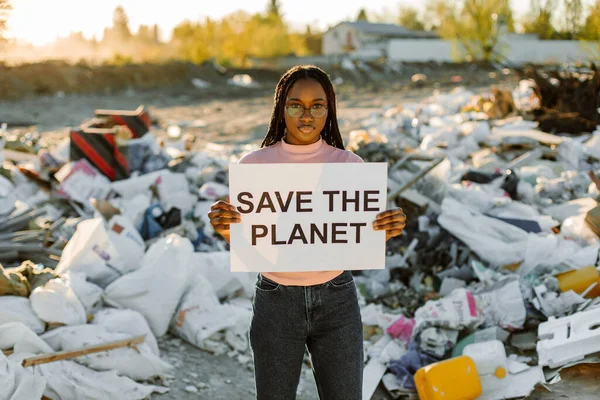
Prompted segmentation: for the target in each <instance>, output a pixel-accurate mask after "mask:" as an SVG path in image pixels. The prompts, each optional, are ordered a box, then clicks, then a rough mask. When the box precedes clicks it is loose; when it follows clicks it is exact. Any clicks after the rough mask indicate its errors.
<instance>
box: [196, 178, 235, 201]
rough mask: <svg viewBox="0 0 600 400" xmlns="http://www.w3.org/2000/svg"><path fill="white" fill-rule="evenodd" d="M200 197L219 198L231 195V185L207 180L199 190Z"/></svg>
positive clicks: (206, 198) (207, 198)
mask: <svg viewBox="0 0 600 400" xmlns="http://www.w3.org/2000/svg"><path fill="white" fill-rule="evenodd" d="M198 193H199V194H200V198H202V199H205V200H218V199H222V198H224V197H226V196H227V195H229V187H227V186H225V185H223V184H222V183H217V182H207V183H205V184H204V185H202V187H200V190H199V191H198Z"/></svg>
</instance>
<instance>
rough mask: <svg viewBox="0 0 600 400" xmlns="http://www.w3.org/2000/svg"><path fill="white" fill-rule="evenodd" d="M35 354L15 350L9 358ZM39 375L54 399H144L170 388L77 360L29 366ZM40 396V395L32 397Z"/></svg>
mask: <svg viewBox="0 0 600 400" xmlns="http://www.w3.org/2000/svg"><path fill="white" fill-rule="evenodd" d="M31 356H33V355H32V354H27V353H19V354H12V355H11V356H10V357H9V360H11V361H14V362H15V363H19V364H20V362H21V361H22V360H23V359H24V358H27V357H31ZM28 370H30V371H32V372H33V374H34V375H35V376H38V377H42V378H45V379H46V382H47V383H46V388H45V389H44V396H46V397H48V398H50V399H53V400H54V399H103V400H123V399H130V400H143V399H146V398H148V396H149V395H150V394H152V393H166V392H168V390H169V389H167V388H165V387H160V386H154V385H143V384H139V383H137V382H135V381H134V380H132V379H130V378H127V377H124V376H119V375H118V373H117V371H115V370H112V371H106V372H98V371H94V370H92V369H89V368H87V367H85V366H83V365H79V364H77V363H76V362H74V361H68V360H66V361H55V362H52V363H48V364H41V365H36V366H33V367H29V368H28ZM31 398H38V397H31Z"/></svg>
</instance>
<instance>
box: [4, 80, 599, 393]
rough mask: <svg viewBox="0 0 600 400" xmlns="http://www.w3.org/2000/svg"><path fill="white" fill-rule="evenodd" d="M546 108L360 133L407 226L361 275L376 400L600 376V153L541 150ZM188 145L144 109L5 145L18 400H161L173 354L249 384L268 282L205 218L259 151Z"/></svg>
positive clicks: (380, 118) (436, 101)
mask: <svg viewBox="0 0 600 400" xmlns="http://www.w3.org/2000/svg"><path fill="white" fill-rule="evenodd" d="M534 89H535V82H532V81H524V82H521V84H520V85H519V86H518V87H517V88H515V90H514V92H512V93H510V98H511V99H512V101H513V102H514V105H515V107H514V109H513V110H510V111H508V112H507V111H503V110H504V107H500V106H499V104H498V101H499V100H498V99H500V98H501V96H500V95H498V93H492V94H491V95H489V96H487V97H486V96H481V95H475V94H474V93H472V92H470V91H469V90H467V89H465V88H457V89H454V90H452V91H451V92H448V93H440V92H435V93H434V94H433V95H432V96H430V97H429V98H427V99H424V100H423V101H421V102H418V103H403V104H400V105H397V106H393V107H387V108H384V109H382V110H381V112H380V113H375V114H373V115H372V116H371V117H370V118H368V119H366V120H365V121H363V129H361V130H356V131H353V132H351V133H350V140H349V144H348V147H349V148H350V149H352V150H353V151H355V152H356V153H357V154H359V155H360V156H361V157H363V158H364V159H365V160H366V161H371V162H375V161H377V162H387V163H388V164H389V179H388V202H389V206H390V207H396V206H401V207H403V209H404V210H405V213H406V214H407V216H408V221H407V226H406V229H405V232H404V233H403V235H401V236H400V237H398V238H394V239H392V240H390V241H389V242H388V254H387V257H386V269H384V270H367V271H355V279H356V283H357V287H358V289H359V298H360V302H361V309H362V319H363V325H364V338H365V362H366V366H365V380H364V388H363V398H370V397H371V395H372V393H374V391H375V390H376V388H377V386H378V385H379V384H380V382H383V385H384V386H385V387H386V388H387V390H388V391H389V392H390V394H392V396H393V397H395V398H396V397H401V396H409V397H411V396H416V394H417V392H418V393H419V395H420V396H421V398H429V399H435V398H442V397H443V398H445V399H459V398H460V399H464V398H476V397H477V398H486V399H503V398H514V397H523V396H526V395H528V394H530V393H531V392H532V391H533V390H534V388H535V387H538V388H539V387H542V386H545V387H548V388H550V390H553V391H554V392H555V393H560V388H561V385H563V384H564V383H565V382H564V379H563V381H562V382H561V376H571V377H572V376H573V374H570V373H569V371H571V369H569V368H575V367H574V365H576V364H580V363H586V364H593V363H596V362H598V352H600V329H598V328H599V326H600V325H599V324H600V307H599V304H600V300H599V299H598V296H599V295H600V288H599V285H600V277H599V275H598V269H597V266H598V254H599V250H600V241H599V237H598V233H600V228H599V225H600V222H599V209H598V208H597V201H598V198H599V196H600V190H599V189H598V187H599V186H600V178H598V172H600V169H599V168H600V141H599V140H600V139H599V138H600V131H597V132H594V133H592V134H584V135H578V136H577V137H571V136H562V135H553V134H548V133H544V132H541V131H540V130H539V129H538V125H537V123H536V122H533V121H531V117H530V115H531V112H532V110H534V109H535V108H536V104H537V103H536V101H538V100H539V99H538V98H537V97H536V94H535V90H534ZM494 94H496V95H494ZM536 99H537V100H536ZM507 114H510V116H508V117H507ZM185 129H186V126H170V127H168V128H166V129H164V128H158V127H157V126H156V124H154V125H153V123H152V121H151V119H150V118H149V116H148V113H147V111H146V110H145V109H144V108H143V107H140V108H139V109H138V110H135V111H132V112H123V111H120V110H96V112H95V117H94V118H93V119H92V120H90V121H87V122H86V123H84V124H83V125H82V126H81V127H79V128H78V129H76V130H73V131H71V132H70V135H69V136H70V137H69V138H64V139H60V140H57V141H55V142H53V143H48V141H45V140H44V137H43V136H41V135H40V134H38V133H30V132H19V131H14V130H12V131H8V130H7V129H6V128H4V129H3V131H0V133H1V137H2V139H0V140H1V142H0V148H4V150H3V151H2V153H0V154H2V157H3V158H4V160H3V161H4V162H3V164H2V165H3V168H2V170H1V171H0V172H1V173H0V262H1V263H2V264H3V266H4V268H3V269H2V270H1V273H0V348H1V349H2V350H3V353H2V355H0V364H1V365H2V367H1V368H0V371H3V372H0V382H2V383H3V384H2V385H0V388H2V389H0V390H3V391H4V392H2V394H3V395H4V394H7V396H9V398H10V396H11V395H12V396H17V397H14V398H27V399H30V398H31V399H33V398H40V397H41V396H42V395H44V396H46V397H48V398H51V399H59V398H79V397H82V398H83V397H86V398H102V399H121V398H131V399H143V398H145V397H147V396H148V395H150V394H151V393H153V392H158V393H164V392H166V391H167V390H168V388H167V387H166V386H168V383H169V381H168V377H169V374H170V371H172V370H173V368H175V367H180V366H178V365H172V364H169V363H167V362H165V361H164V360H163V359H161V354H160V349H159V348H158V345H157V340H156V338H157V337H161V336H163V335H165V334H167V333H170V334H173V335H176V336H179V337H181V338H183V339H184V340H186V341H188V342H190V343H192V344H193V345H195V346H197V347H199V348H200V349H203V350H206V351H210V352H212V353H215V354H228V355H229V356H230V357H236V358H237V359H238V360H239V362H240V363H242V364H245V363H248V362H250V357H249V354H250V352H249V348H248V342H247V333H246V331H247V327H248V324H249V321H250V318H251V310H252V307H251V299H252V296H253V288H254V282H255V280H256V276H255V274H253V273H231V272H230V271H229V253H228V245H227V243H226V242H224V241H223V240H222V239H221V238H220V237H218V235H216V234H215V232H214V231H213V230H212V227H211V225H210V223H209V221H208V218H207V212H208V210H209V208H210V205H211V204H212V203H214V201H216V200H217V199H221V198H226V197H227V195H228V174H227V166H228V164H229V163H231V162H236V160H237V159H239V157H240V156H242V155H243V154H245V153H246V152H248V151H250V150H251V149H252V148H251V147H240V148H230V149H228V148H224V147H223V146H219V145H210V146H207V147H205V148H204V149H202V150H194V149H193V148H194V143H193V138H191V137H189V136H186V135H183V134H182V132H185ZM597 184H598V186H597ZM561 371H562V375H561ZM161 377H162V378H163V379H162V380H161V379H157V378H161ZM449 377H451V379H449ZM18 396H22V397H18ZM440 396H442V397H440Z"/></svg>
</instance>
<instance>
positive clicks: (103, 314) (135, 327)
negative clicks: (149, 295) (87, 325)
mask: <svg viewBox="0 0 600 400" xmlns="http://www.w3.org/2000/svg"><path fill="white" fill-rule="evenodd" d="M92 324H94V325H100V326H102V327H103V328H105V329H106V330H107V331H108V332H118V333H126V334H128V335H129V336H144V343H145V344H147V345H148V347H149V348H150V350H152V352H153V353H154V354H156V355H157V356H159V355H160V351H159V349H158V343H157V341H156V337H155V336H154V334H153V333H152V330H151V329H150V326H149V325H148V322H146V319H145V318H144V316H143V315H142V314H140V313H139V312H137V311H134V310H121V309H118V308H103V309H102V310H99V311H98V312H96V313H95V314H94V319H93V320H92Z"/></svg>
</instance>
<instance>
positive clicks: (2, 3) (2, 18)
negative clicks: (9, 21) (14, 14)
mask: <svg viewBox="0 0 600 400" xmlns="http://www.w3.org/2000/svg"><path fill="white" fill-rule="evenodd" d="M10 9H11V5H10V3H9V2H8V0H0V40H1V39H2V33H3V32H4V30H5V29H6V18H7V14H8V11H9V10H10Z"/></svg>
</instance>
